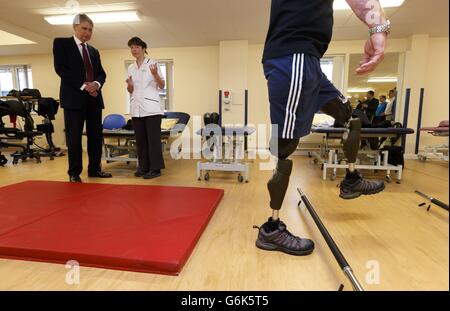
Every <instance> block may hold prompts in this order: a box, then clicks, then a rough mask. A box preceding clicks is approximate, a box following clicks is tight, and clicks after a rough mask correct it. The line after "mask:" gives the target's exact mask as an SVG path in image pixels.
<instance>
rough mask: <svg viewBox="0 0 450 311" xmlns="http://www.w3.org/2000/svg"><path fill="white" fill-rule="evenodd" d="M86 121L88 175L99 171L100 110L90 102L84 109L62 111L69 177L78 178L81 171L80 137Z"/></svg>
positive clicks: (100, 152)
mask: <svg viewBox="0 0 450 311" xmlns="http://www.w3.org/2000/svg"><path fill="white" fill-rule="evenodd" d="M84 121H86V135H87V145H88V155H89V166H88V173H94V172H97V171H100V170H101V158H102V142H103V125H102V109H101V107H99V106H98V104H97V103H95V102H90V103H89V104H88V105H86V107H85V108H84V109H81V110H69V109H64V126H65V129H66V143H67V148H68V154H69V170H68V172H67V173H68V174H69V176H79V175H80V174H81V172H82V171H83V148H82V139H81V138H82V135H83V128H84Z"/></svg>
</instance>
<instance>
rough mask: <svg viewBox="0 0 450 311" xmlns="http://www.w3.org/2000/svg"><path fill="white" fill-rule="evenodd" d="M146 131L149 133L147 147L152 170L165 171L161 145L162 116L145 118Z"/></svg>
mask: <svg viewBox="0 0 450 311" xmlns="http://www.w3.org/2000/svg"><path fill="white" fill-rule="evenodd" d="M145 129H146V131H147V145H148V149H149V150H148V153H149V159H150V170H151V171H158V170H161V169H163V168H164V167H165V166H164V158H163V154H162V143H161V116H160V115H157V116H150V117H146V118H145Z"/></svg>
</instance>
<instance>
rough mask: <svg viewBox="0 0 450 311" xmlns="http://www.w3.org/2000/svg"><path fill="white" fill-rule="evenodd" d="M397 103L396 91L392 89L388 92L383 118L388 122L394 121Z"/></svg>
mask: <svg viewBox="0 0 450 311" xmlns="http://www.w3.org/2000/svg"><path fill="white" fill-rule="evenodd" d="M396 103H397V91H396V90H395V89H392V90H390V91H389V102H388V103H387V105H386V109H385V111H384V116H385V117H386V120H388V121H394V119H395V105H396Z"/></svg>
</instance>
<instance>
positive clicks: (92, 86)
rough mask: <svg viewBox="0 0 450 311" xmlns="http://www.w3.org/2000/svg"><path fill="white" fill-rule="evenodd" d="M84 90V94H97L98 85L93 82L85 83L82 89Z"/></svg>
mask: <svg viewBox="0 0 450 311" xmlns="http://www.w3.org/2000/svg"><path fill="white" fill-rule="evenodd" d="M84 89H85V90H86V92H88V93H89V94H90V93H93V92H97V90H98V84H97V83H95V82H86V87H85V88H84Z"/></svg>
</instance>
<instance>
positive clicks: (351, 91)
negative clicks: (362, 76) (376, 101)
mask: <svg viewBox="0 0 450 311" xmlns="http://www.w3.org/2000/svg"><path fill="white" fill-rule="evenodd" d="M371 90H372V89H358V88H351V89H348V90H347V93H367V92H369V91H371Z"/></svg>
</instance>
